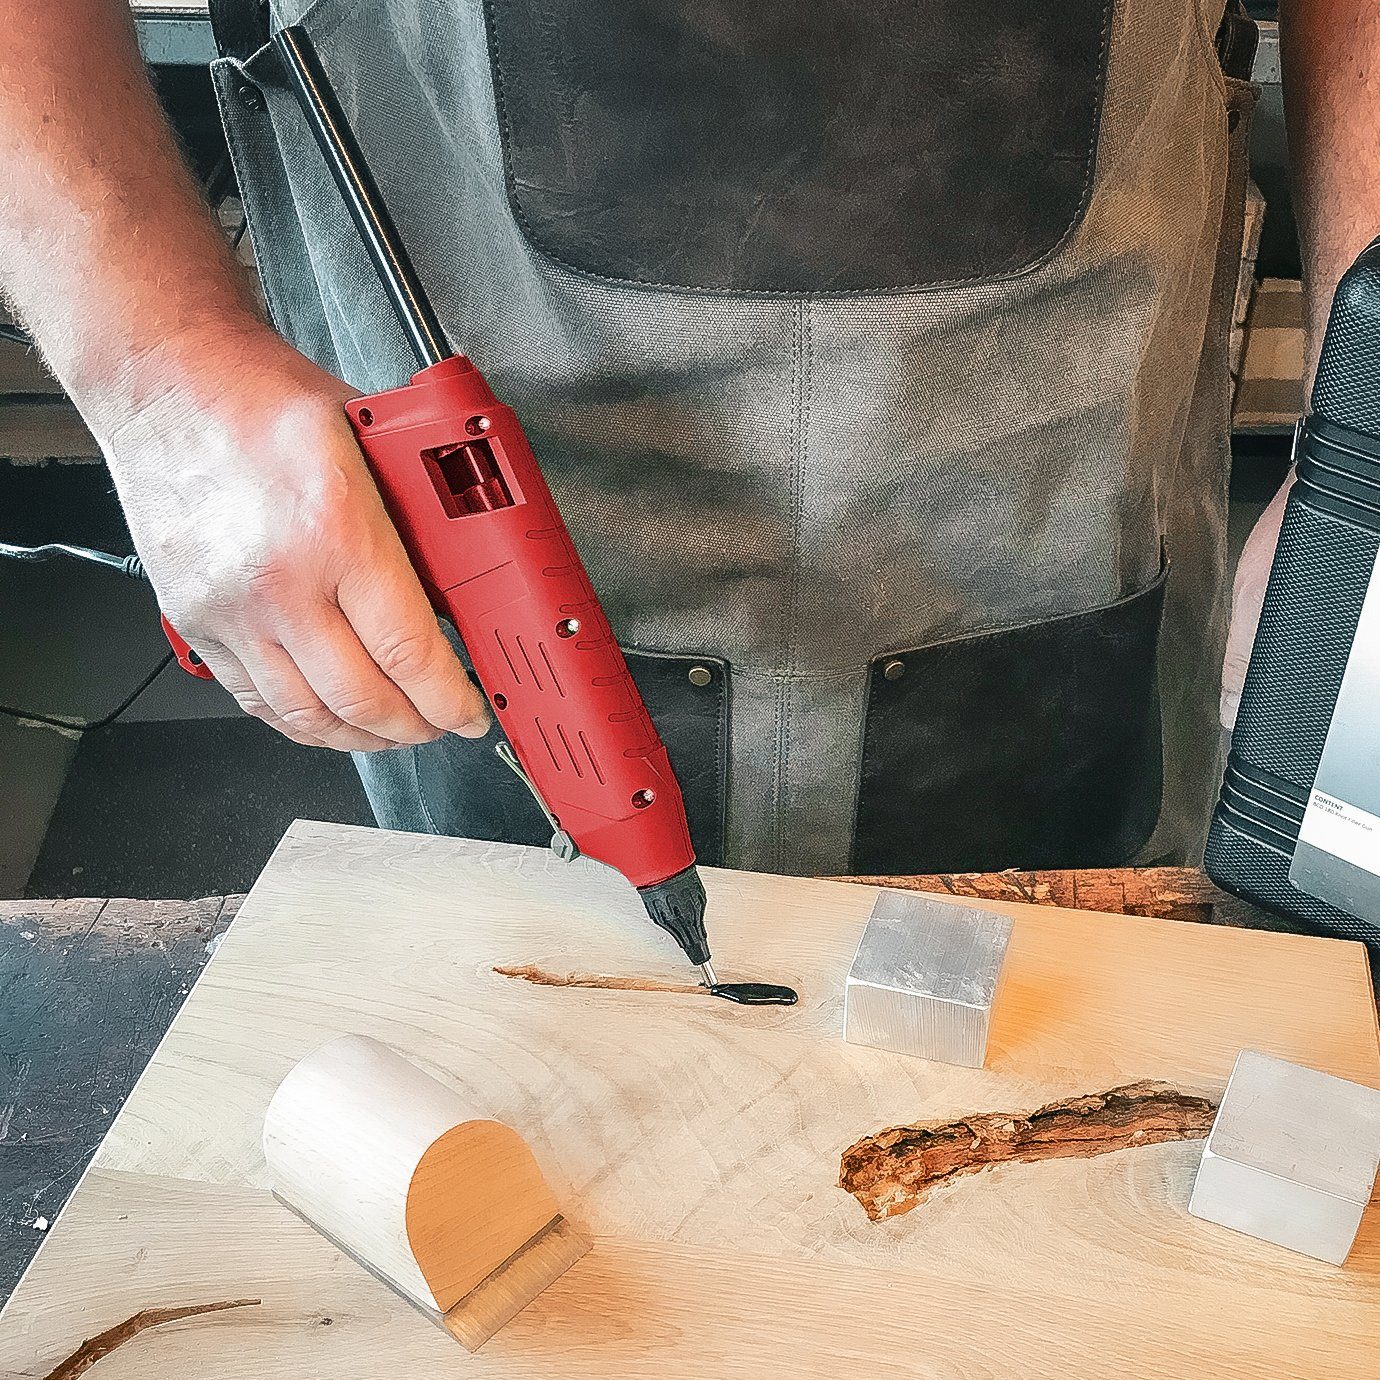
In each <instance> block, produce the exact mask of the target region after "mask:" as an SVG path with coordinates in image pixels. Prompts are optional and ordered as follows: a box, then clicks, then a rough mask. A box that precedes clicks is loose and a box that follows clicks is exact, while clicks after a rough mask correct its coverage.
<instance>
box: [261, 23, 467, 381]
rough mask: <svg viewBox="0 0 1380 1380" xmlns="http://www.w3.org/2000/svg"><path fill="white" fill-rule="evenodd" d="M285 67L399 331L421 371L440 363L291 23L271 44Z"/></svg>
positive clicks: (375, 194)
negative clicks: (386, 295)
mask: <svg viewBox="0 0 1380 1380" xmlns="http://www.w3.org/2000/svg"><path fill="white" fill-rule="evenodd" d="M273 46H274V47H275V48H276V49H277V50H278V54H279V56H280V57H281V58H282V59H283V62H284V63H285V65H286V66H287V70H288V76H289V77H290V78H291V81H292V87H293V90H294V92H295V93H296V95H297V99H298V101H299V103H300V104H301V107H302V114H303V116H304V117H305V118H306V121H307V125H308V127H309V128H310V129H311V132H312V134H313V135H314V136H315V138H316V142H317V145H318V146H319V147H320V149H321V155H322V157H323V158H324V159H325V160H326V166H327V167H328V168H329V169H330V170H331V176H332V177H334V178H335V184H336V186H337V187H339V188H340V194H341V196H343V197H344V198H345V205H346V206H347V207H348V208H349V211H350V215H351V216H352V217H353V219H354V222H355V224H356V225H357V226H358V227H359V233H360V235H361V236H362V237H363V239H364V247H365V248H366V249H367V250H368V251H369V257H370V258H371V259H372V260H373V261H374V267H375V268H376V269H377V270H378V275H379V278H380V279H381V281H382V282H383V287H384V291H386V292H387V293H388V296H389V299H390V300H391V301H392V303H393V310H394V311H395V312H396V313H397V314H398V320H399V321H400V322H401V323H402V327H403V330H405V331H406V332H407V337H408V340H409V342H410V343H411V345H412V349H413V352H414V353H415V354H416V356H417V361H418V363H419V364H420V365H421V366H422V368H424V369H425V368H427V367H428V366H429V365H432V364H439V363H440V362H441V361H442V360H443V359H448V358H449V357H450V356H451V355H452V354H453V353H454V351H452V350H451V348H450V345H449V344H448V343H447V341H446V337H445V333H444V332H443V331H442V330H441V323H440V321H438V320H437V318H436V313H435V312H434V311H433V310H432V306H431V303H430V302H429V301H428V300H427V295H426V293H425V291H423V289H422V285H421V283H420V282H419V281H418V278H417V271H416V269H414V268H413V267H412V261H411V259H409V258H408V257H407V251H406V250H405V249H404V248H403V247H402V241H401V240H400V239H399V237H398V229H397V226H395V225H394V224H393V218H392V217H391V216H390V215H389V214H388V208H387V207H386V206H385V205H384V204H383V198H382V197H381V196H380V195H379V189H378V186H377V184H376V183H375V182H374V177H373V174H372V173H371V172H370V171H369V165H368V164H367V163H366V162H365V161H364V153H363V151H362V150H361V149H360V147H359V142H358V140H356V138H355V136H354V132H353V131H352V130H351V129H350V126H349V123H348V122H347V121H346V119H345V112H344V111H343V110H341V108H340V102H339V101H338V100H337V99H336V95H335V92H334V90H333V89H332V88H331V83H330V79H329V78H328V77H327V76H326V69H325V68H324V67H323V66H322V65H321V59H320V58H319V57H318V56H317V54H316V47H315V45H314V44H313V43H312V41H311V39H310V38H309V37H308V36H307V34H306V32H305V31H304V30H303V29H302V28H300V27H299V26H298V25H296V24H294V25H291V26H290V27H288V28H286V29H283V30H282V31H281V32H280V33H279V34H277V35H276V36H275V37H274V39H273Z"/></svg>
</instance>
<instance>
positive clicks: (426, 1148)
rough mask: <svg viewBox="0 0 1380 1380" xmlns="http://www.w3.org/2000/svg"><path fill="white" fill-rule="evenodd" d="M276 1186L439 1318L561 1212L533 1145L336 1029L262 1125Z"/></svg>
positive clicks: (403, 1063) (396, 1058) (286, 1085)
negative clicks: (336, 1034)
mask: <svg viewBox="0 0 1380 1380" xmlns="http://www.w3.org/2000/svg"><path fill="white" fill-rule="evenodd" d="M263 1144H264V1157H265V1159H266V1160H267V1161H268V1167H269V1170H270V1172H271V1174H272V1176H273V1186H274V1190H275V1191H276V1192H277V1194H278V1196H279V1197H280V1198H282V1199H283V1200H284V1201H285V1202H286V1203H288V1204H289V1206H291V1207H293V1208H294V1209H296V1210H297V1211H298V1212H300V1213H301V1214H302V1216H304V1217H305V1218H307V1220H308V1221H310V1222H311V1223H312V1224H313V1225H314V1226H316V1227H317V1228H318V1229H319V1230H321V1231H322V1232H324V1233H325V1234H326V1235H327V1236H329V1237H331V1238H332V1239H333V1240H334V1241H335V1242H337V1243H338V1244H339V1245H340V1246H342V1247H344V1249H346V1250H347V1251H349V1252H350V1253H351V1254H352V1255H354V1256H355V1257H357V1258H358V1259H359V1260H360V1261H362V1262H363V1263H364V1264H365V1265H367V1266H368V1267H369V1268H370V1269H372V1270H373V1271H374V1272H375V1273H377V1274H378V1275H380V1276H381V1277H382V1278H384V1279H385V1280H387V1281H388V1282H389V1283H390V1284H392V1285H393V1286H394V1287H395V1288H397V1289H398V1290H399V1291H401V1292H402V1293H403V1294H405V1295H406V1296H407V1297H408V1298H410V1299H411V1300H412V1301H413V1302H414V1303H417V1304H419V1305H420V1306H422V1307H423V1308H426V1309H428V1310H431V1311H434V1312H440V1313H447V1312H449V1311H450V1310H451V1309H452V1308H453V1307H454V1306H455V1305H456V1304H457V1303H458V1302H459V1301H460V1300H461V1299H463V1298H464V1297H465V1296H466V1295H467V1294H469V1293H470V1292H471V1291H473V1290H474V1289H475V1288H477V1287H478V1286H479V1285H480V1284H481V1283H482V1282H483V1281H485V1280H486V1279H488V1278H489V1276H490V1275H492V1274H493V1273H494V1271H495V1270H497V1269H499V1268H500V1267H501V1266H503V1265H504V1263H505V1262H507V1261H508V1260H509V1259H510V1257H512V1256H514V1255H515V1254H516V1253H517V1252H519V1251H521V1250H522V1249H523V1248H524V1247H525V1246H527V1245H528V1243H530V1242H531V1241H532V1240H533V1238H534V1237H536V1236H538V1235H539V1234H540V1233H542V1232H544V1231H546V1229H547V1228H548V1227H550V1226H551V1225H552V1223H553V1221H554V1220H555V1219H556V1218H558V1216H559V1208H558V1206H557V1204H556V1201H555V1198H554V1197H553V1195H552V1193H551V1190H550V1189H549V1188H548V1186H547V1184H546V1181H545V1179H543V1177H542V1174H541V1170H540V1168H539V1167H538V1165H537V1162H536V1160H535V1158H534V1157H533V1155H532V1152H531V1150H529V1149H528V1147H527V1144H526V1142H525V1141H524V1140H523V1139H522V1137H521V1136H520V1135H518V1133H517V1132H516V1131H514V1130H512V1129H511V1128H510V1127H507V1126H503V1125H501V1124H500V1123H498V1122H496V1121H490V1120H486V1119H482V1118H475V1117H472V1116H470V1115H469V1113H468V1110H467V1108H466V1107H465V1105H464V1102H463V1100H462V1099H461V1098H460V1097H459V1096H458V1095H457V1094H456V1093H455V1092H453V1091H452V1090H451V1089H449V1088H447V1087H445V1086H444V1085H443V1084H441V1083H439V1082H437V1080H436V1079H434V1078H432V1077H431V1076H430V1075H429V1074H426V1073H423V1072H422V1070H421V1069H419V1068H417V1067H416V1066H415V1065H414V1064H411V1063H409V1062H408V1061H407V1060H406V1059H404V1058H402V1057H401V1056H400V1055H398V1054H395V1053H394V1052H393V1051H392V1050H391V1049H389V1048H387V1046H385V1045H381V1044H379V1043H378V1042H377V1041H375V1040H370V1039H366V1038H364V1037H362V1036H357V1035H346V1036H342V1037H341V1038H339V1039H337V1040H333V1041H331V1043H329V1044H327V1045H324V1046H322V1048H320V1049H318V1050H317V1051H316V1052H315V1053H314V1054H310V1055H308V1056H307V1057H306V1058H305V1059H303V1060H302V1061H301V1063H299V1064H298V1065H297V1066H296V1067H295V1068H294V1069H293V1070H292V1072H291V1073H289V1074H288V1076H287V1077H286V1078H285V1079H284V1080H283V1082H282V1084H281V1085H280V1086H279V1088H278V1091H277V1093H276V1094H275V1095H274V1097H273V1101H272V1102H271V1103H270V1104H269V1108H268V1112H267V1115H266V1117H265V1119H264V1136H263Z"/></svg>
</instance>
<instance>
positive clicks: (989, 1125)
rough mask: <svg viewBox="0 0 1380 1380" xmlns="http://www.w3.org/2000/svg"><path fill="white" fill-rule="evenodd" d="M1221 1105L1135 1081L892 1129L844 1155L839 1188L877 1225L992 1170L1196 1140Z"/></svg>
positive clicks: (864, 1141)
mask: <svg viewBox="0 0 1380 1380" xmlns="http://www.w3.org/2000/svg"><path fill="white" fill-rule="evenodd" d="M1215 1113H1216V1104H1215V1103H1214V1102H1212V1101H1210V1100H1209V1099H1208V1098H1206V1097H1195V1096H1193V1095H1192V1094H1190V1093H1184V1092H1180V1091H1179V1090H1178V1089H1177V1088H1174V1087H1171V1086H1170V1085H1169V1084H1167V1083H1156V1082H1142V1083H1129V1084H1127V1085H1126V1086H1124V1087H1120V1088H1112V1089H1110V1090H1109V1091H1107V1092H1101V1093H1089V1094H1086V1095H1084V1096H1081V1097H1070V1098H1066V1099H1064V1100H1063V1101H1062V1102H1051V1103H1050V1104H1049V1105H1048V1106H1046V1107H1040V1108H1038V1109H1037V1110H1036V1111H1033V1112H1026V1113H1020V1112H1016V1113H1011V1112H983V1113H979V1114H977V1115H974V1116H967V1117H963V1118H961V1119H960V1120H957V1121H942V1122H941V1121H934V1122H925V1123H922V1124H919V1125H915V1126H892V1127H890V1128H888V1129H887V1130H885V1131H879V1132H878V1133H877V1134H876V1135H871V1136H864V1137H863V1139H862V1140H860V1141H858V1142H857V1144H856V1145H851V1146H849V1148H848V1149H847V1150H845V1151H844V1152H843V1160H842V1163H841V1164H840V1166H839V1187H840V1188H842V1189H846V1190H847V1191H848V1192H849V1193H851V1194H852V1195H853V1196H854V1197H855V1198H856V1199H857V1200H858V1202H860V1203H861V1204H862V1206H863V1210H864V1211H865V1212H866V1213H867V1215H868V1216H869V1217H870V1218H871V1219H872V1220H873V1221H874V1222H880V1221H881V1220H882V1219H883V1218H886V1217H896V1216H899V1215H900V1214H901V1213H903V1212H909V1211H910V1210H911V1208H913V1207H915V1206H916V1205H917V1204H919V1203H922V1202H923V1201H924V1200H925V1198H926V1197H928V1195H929V1194H930V1193H932V1192H933V1191H934V1190H935V1189H936V1188H941V1187H943V1186H944V1185H946V1184H950V1183H953V1182H954V1180H956V1179H960V1178H963V1177H964V1176H965V1175H968V1174H977V1173H980V1172H981V1171H982V1170H984V1169H989V1168H991V1167H992V1166H993V1165H998V1164H1010V1163H1013V1162H1025V1163H1031V1162H1034V1161H1037V1160H1050V1159H1057V1158H1061V1157H1063V1158H1068V1157H1072V1158H1076V1159H1087V1158H1090V1157H1092V1156H1093V1155H1106V1154H1109V1153H1111V1152H1112V1151H1114V1150H1127V1149H1130V1148H1132V1147H1134V1146H1138V1145H1160V1144H1163V1143H1164V1142H1166V1141H1175V1140H1199V1139H1201V1138H1203V1137H1204V1136H1206V1135H1207V1133H1208V1131H1209V1130H1210V1129H1211V1127H1212V1119H1213V1116H1214V1115H1215Z"/></svg>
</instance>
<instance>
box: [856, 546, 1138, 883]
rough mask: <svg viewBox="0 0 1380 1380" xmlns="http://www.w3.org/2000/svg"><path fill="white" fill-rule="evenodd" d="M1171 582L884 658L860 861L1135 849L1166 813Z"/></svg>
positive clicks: (1084, 856) (866, 761)
mask: <svg viewBox="0 0 1380 1380" xmlns="http://www.w3.org/2000/svg"><path fill="white" fill-rule="evenodd" d="M1164 579H1165V572H1164V571H1161V573H1160V576H1159V578H1158V579H1157V580H1156V581H1155V583H1154V584H1153V585H1151V586H1149V587H1148V588H1147V589H1145V590H1143V591H1141V592H1139V593H1137V594H1133V595H1131V596H1129V597H1128V598H1125V599H1122V600H1120V601H1118V602H1117V603H1115V604H1110V605H1108V606H1107V607H1105V608H1101V609H1095V610H1092V611H1090V612H1087V613H1078V614H1072V615H1068V616H1066V617H1062V618H1054V619H1050V620H1048V621H1046V622H1040V623H1032V624H1028V625H1026V626H1023V627H1018V628H1011V629H1006V630H1002V631H998V632H992V633H980V634H977V635H974V636H971V637H962V638H957V639H955V640H953V641H950V642H944V643H940V644H939V645H937V646H932V647H924V648H920V649H918V650H915V651H904V652H894V653H891V654H889V655H887V656H882V657H878V658H877V659H876V660H875V661H874V662H873V663H872V668H871V679H870V685H869V694H868V708H867V723H866V727H865V730H864V737H863V761H862V778H861V782H860V786H859V793H858V808H857V819H856V828H855V835H854V847H853V857H852V864H851V869H850V870H851V871H853V872H854V873H858V874H862V875H868V874H872V875H879V874H900V873H908V872H982V871H995V870H999V869H1001V868H1006V867H1019V868H1041V867H1112V866H1117V865H1119V864H1122V863H1125V862H1126V861H1127V860H1128V859H1129V858H1130V857H1132V856H1133V855H1134V854H1135V852H1136V851H1137V850H1138V849H1139V848H1140V847H1142V846H1143V845H1144V843H1145V842H1146V841H1147V840H1148V839H1149V837H1150V835H1151V833H1152V832H1153V830H1154V827H1155V823H1156V820H1157V819H1158V817H1159V810H1160V792H1161V786H1162V763H1161V743H1160V714H1159V697H1158V693H1157V690H1156V680H1155V671H1156V647H1157V643H1158V639H1159V626H1160V614H1161V609H1162V606H1163V601H1164Z"/></svg>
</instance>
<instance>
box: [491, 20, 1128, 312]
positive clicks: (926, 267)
mask: <svg viewBox="0 0 1380 1380" xmlns="http://www.w3.org/2000/svg"><path fill="white" fill-rule="evenodd" d="M1111 11H1112V0H1060V3H1058V4H1052V3H1050V0H966V3H963V4H953V3H940V0H913V2H912V3H908V4H903V5H895V4H865V5H856V4H854V5H842V4H840V3H839V2H838V0H757V3H754V4H743V3H742V0H697V3H695V4H686V3H684V2H683V0H585V2H584V3H578V4H577V3H573V0H485V14H486V20H487V24H488V34H489V46H490V58H491V63H492V67H493V74H494V85H495V92H496V97H497V108H498V120H499V132H500V135H501V138H502V141H503V155H504V164H505V171H506V177H507V186H508V196H509V199H510V201H511V204H512V207H513V210H514V213H515V214H516V216H517V219H518V222H519V223H520V225H521V226H522V228H523V230H524V232H525V233H526V235H527V237H528V239H529V241H530V242H531V243H532V245H533V246H534V247H535V248H537V249H538V250H539V251H541V252H542V253H543V254H545V255H547V256H548V257H549V258H552V259H555V260H557V261H558V262H560V263H562V264H564V265H566V266H567V267H571V268H574V269H577V270H580V271H582V272H585V273H589V274H594V275H597V276H599V277H603V278H610V279H618V280H623V281H631V282H640V283H649V284H654V285H658V286H664V287H681V288H690V289H700V290H710V291H731V292H738V293H752V292H764V293H819V292H872V291H884V290H887V289H899V288H905V287H923V286H929V285H934V284H939V283H952V282H958V281H965V280H968V279H974V278H988V277H996V276H1001V275H1006V274H1011V273H1015V272H1018V271H1020V270H1021V269H1023V268H1027V267H1029V266H1030V265H1032V264H1034V263H1036V262H1038V261H1039V260H1041V259H1042V258H1044V257H1046V256H1048V255H1049V254H1051V253H1052V252H1053V251H1054V249H1055V248H1056V247H1057V246H1058V244H1059V243H1060V242H1061V240H1062V239H1063V238H1064V237H1065V236H1066V235H1067V234H1068V233H1069V231H1070V230H1071V229H1072V228H1073V226H1074V225H1075V224H1076V223H1077V222H1078V220H1079V219H1080V218H1081V215H1082V212H1083V210H1084V208H1085V207H1086V204H1087V199H1088V196H1089V194H1090V190H1091V185H1092V173H1093V161H1094V156H1095V150H1096V144H1097V133H1098V124H1099V117H1100V111H1101V100H1102V85H1103V77H1104V71H1105V65H1106V48H1107V35H1108V31H1109V27H1110V19H1111Z"/></svg>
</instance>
